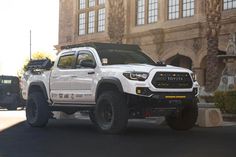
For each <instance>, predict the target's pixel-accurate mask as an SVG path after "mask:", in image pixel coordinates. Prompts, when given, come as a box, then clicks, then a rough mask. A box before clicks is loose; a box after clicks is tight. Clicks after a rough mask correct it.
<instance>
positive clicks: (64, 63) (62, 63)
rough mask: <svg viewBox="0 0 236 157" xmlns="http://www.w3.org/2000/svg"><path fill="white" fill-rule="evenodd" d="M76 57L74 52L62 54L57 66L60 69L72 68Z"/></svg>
mask: <svg viewBox="0 0 236 157" xmlns="http://www.w3.org/2000/svg"><path fill="white" fill-rule="evenodd" d="M75 59H76V58H75V55H74V54H71V55H65V56H61V57H60V60H59V62H58V65H57V66H58V68H60V69H72V67H73V65H74V64H75Z"/></svg>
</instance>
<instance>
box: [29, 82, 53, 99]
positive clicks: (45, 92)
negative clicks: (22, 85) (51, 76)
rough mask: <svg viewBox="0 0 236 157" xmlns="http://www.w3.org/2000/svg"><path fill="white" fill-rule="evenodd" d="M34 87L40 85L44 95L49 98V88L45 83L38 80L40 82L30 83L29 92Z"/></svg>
mask: <svg viewBox="0 0 236 157" xmlns="http://www.w3.org/2000/svg"><path fill="white" fill-rule="evenodd" d="M33 87H39V88H40V89H41V90H42V92H43V95H44V97H45V98H46V99H48V98H49V97H48V94H47V89H46V87H45V85H44V83H43V82H42V81H38V82H31V83H30V85H29V89H28V91H29V92H28V94H29V93H30V90H31V89H32V88H33Z"/></svg>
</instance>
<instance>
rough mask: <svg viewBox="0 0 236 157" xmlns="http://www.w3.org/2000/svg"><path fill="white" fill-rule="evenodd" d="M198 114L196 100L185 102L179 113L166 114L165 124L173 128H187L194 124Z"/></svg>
mask: <svg viewBox="0 0 236 157" xmlns="http://www.w3.org/2000/svg"><path fill="white" fill-rule="evenodd" d="M197 116H198V106H197V102H196V101H195V100H194V101H193V103H192V104H186V105H185V106H184V108H183V109H182V110H181V112H180V113H179V115H178V116H177V115H176V114H172V115H169V116H166V122H167V125H168V126H169V127H170V128H172V129H174V130H180V131H181V130H183V131H184V130H189V129H191V128H193V127H194V126H195V123H196V121H197Z"/></svg>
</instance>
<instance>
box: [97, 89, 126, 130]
mask: <svg viewBox="0 0 236 157" xmlns="http://www.w3.org/2000/svg"><path fill="white" fill-rule="evenodd" d="M95 118H96V121H95V122H96V125H97V127H98V129H99V131H101V132H102V133H109V134H117V133H121V132H123V131H124V130H125V128H126V126H127V122H128V107H127V104H126V101H125V98H124V96H123V95H122V94H121V93H119V92H113V91H106V92H104V93H102V94H101V95H100V96H99V98H98V101H97V105H96V108H95Z"/></svg>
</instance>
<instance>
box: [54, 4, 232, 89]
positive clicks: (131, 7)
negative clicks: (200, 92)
mask: <svg viewBox="0 0 236 157" xmlns="http://www.w3.org/2000/svg"><path fill="white" fill-rule="evenodd" d="M212 1H214V0H212ZM220 7H221V8H220V10H221V31H220V35H219V49H220V50H221V52H224V51H225V50H226V48H227V44H228V40H229V35H230V33H235V32H236V0H221V5H220ZM206 14H207V13H206V0H60V15H59V18H60V19H59V43H58V45H57V46H56V47H57V48H58V49H60V47H61V46H65V45H71V44H78V43H84V42H93V41H94V42H110V41H112V39H111V37H112V35H114V34H115V33H116V34H117V33H118V34H121V36H120V38H121V39H122V42H123V43H127V44H138V45H140V47H141V48H142V49H143V51H144V52H145V53H146V54H147V55H149V56H150V57H151V58H152V59H154V60H156V61H157V60H162V61H165V62H166V63H167V64H172V65H176V66H182V67H186V68H189V69H191V70H193V71H195V73H196V74H197V79H198V82H199V83H200V85H201V86H204V85H205V76H206V74H205V73H206V56H207V37H206V32H207V21H206V20H207V18H206ZM116 16H117V17H116ZM119 26H122V28H123V29H119ZM123 26H124V27H123ZM117 27H118V30H117ZM112 28H114V30H113V34H112ZM223 66H224V65H223V64H222V67H223Z"/></svg>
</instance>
